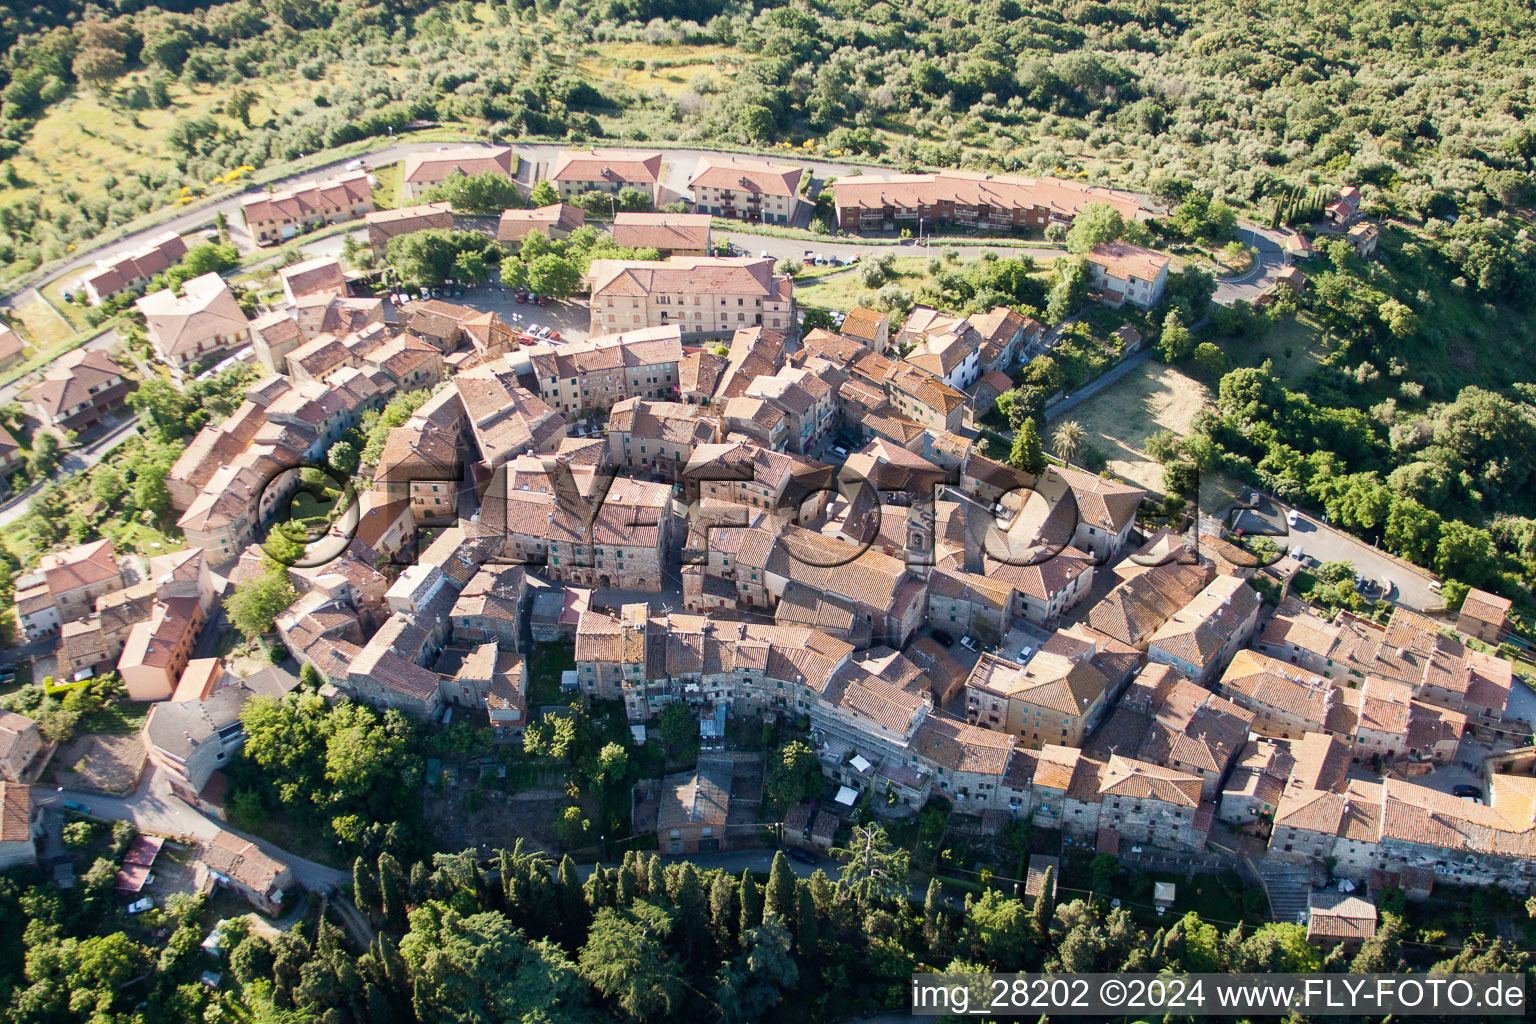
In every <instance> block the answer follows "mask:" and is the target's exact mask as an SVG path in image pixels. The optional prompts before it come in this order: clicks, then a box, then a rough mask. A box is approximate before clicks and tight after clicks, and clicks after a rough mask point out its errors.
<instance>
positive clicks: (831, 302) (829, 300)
mask: <svg viewBox="0 0 1536 1024" xmlns="http://www.w3.org/2000/svg"><path fill="white" fill-rule="evenodd" d="M927 264H928V260H927V259H926V258H924V257H922V256H903V257H900V258H899V259H897V260H896V262H895V264H894V265H893V267H892V268H891V276H890V278H889V279H888V280H889V281H890V282H894V283H896V284H899V285H900V286H901V287H903V288H907V289H910V290H912V291H916V290H917V287H918V286H919V285H920V284H922V283H923V282H924V281H926V280H928V267H927ZM813 269H817V270H819V269H821V268H819V267H818V268H813ZM846 270H847V272H846V273H842V274H822V275H820V276H817V277H815V278H814V279H813V280H811V281H810V282H809V283H807V284H805V285H802V286H797V287H796V288H795V301H796V302H797V303H799V304H800V305H802V306H808V307H816V308H818V309H835V310H841V311H842V312H844V313H846V312H847V311H848V310H850V309H852V308H853V307H854V306H863V305H868V301H867V300H868V299H870V298H871V297H872V296H873V295H874V293H875V292H876V291H878V289H876V288H867V287H865V285H864V283H863V282H862V281H860V280H859V272H858V268H857V267H851V268H846Z"/></svg>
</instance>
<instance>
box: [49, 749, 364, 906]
mask: <svg viewBox="0 0 1536 1024" xmlns="http://www.w3.org/2000/svg"><path fill="white" fill-rule="evenodd" d="M32 794H33V796H32V802H33V804H34V805H35V806H38V807H51V806H55V805H62V804H63V803H64V802H65V801H66V800H70V801H73V802H75V803H77V804H79V805H80V806H82V807H84V808H85V813H86V814H89V815H90V816H91V817H93V818H102V819H105V820H108V821H131V822H133V824H134V826H135V827H136V828H138V829H139V830H140V831H143V832H154V833H156V834H159V835H168V836H186V837H189V838H191V839H194V840H198V841H207V840H209V839H212V838H213V837H214V836H215V835H217V834H218V833H219V832H220V831H221V830H222V831H225V832H231V833H233V834H234V835H237V836H240V837H241V838H242V839H249V840H250V841H251V842H253V843H255V844H256V846H257V848H259V849H260V850H261V851H262V852H263V853H265V854H267V855H268V856H270V857H275V858H277V859H279V860H282V861H284V862H286V863H287V864H288V865H289V866H290V867H292V868H293V874H294V878H295V879H296V880H297V881H298V883H299V885H300V886H302V887H303V888H305V889H310V890H328V889H331V888H334V887H336V886H340V885H343V884H345V883H347V882H350V881H351V880H352V874H351V872H349V871H340V870H338V869H336V868H332V867H327V866H325V865H324V864H318V863H316V862H315V861H312V860H306V859H304V858H303V857H299V856H296V855H294V854H292V853H289V852H288V851H287V850H284V849H283V848H282V847H280V846H277V845H276V844H274V843H269V842H267V841H266V840H265V839H261V838H259V837H257V836H252V835H247V834H246V833H244V832H241V831H239V830H238V829H233V828H230V827H229V826H228V825H227V824H222V823H220V822H216V821H214V820H213V819H212V818H209V817H208V816H207V815H205V814H203V813H202V812H201V811H198V810H197V809H195V808H193V807H192V806H191V805H189V804H188V803H187V802H186V801H184V800H182V799H181V797H179V796H177V795H176V794H175V793H173V792H172V791H171V783H170V780H169V779H167V778H166V777H165V775H164V774H163V773H162V772H161V771H160V769H158V768H156V767H155V766H154V765H150V766H149V767H147V768H146V769H145V771H144V777H143V778H141V779H140V780H139V785H138V787H137V788H136V789H135V790H134V791H133V792H132V793H131V794H129V795H128V796H122V797H116V796H103V795H101V794H98V793H87V792H83V791H81V790H73V789H62V788H60V789H51V790H50V789H48V788H47V787H43V786H36V787H33V790H32Z"/></svg>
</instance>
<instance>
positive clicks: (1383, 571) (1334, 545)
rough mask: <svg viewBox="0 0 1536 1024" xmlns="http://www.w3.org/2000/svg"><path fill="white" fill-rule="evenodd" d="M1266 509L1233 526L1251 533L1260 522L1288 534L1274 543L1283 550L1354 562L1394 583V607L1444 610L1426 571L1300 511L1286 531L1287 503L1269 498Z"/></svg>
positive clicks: (1247, 514) (1367, 573) (1374, 576)
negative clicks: (1259, 514)
mask: <svg viewBox="0 0 1536 1024" xmlns="http://www.w3.org/2000/svg"><path fill="white" fill-rule="evenodd" d="M1271 507H1272V508H1273V509H1275V510H1276V512H1274V513H1273V514H1270V513H1268V511H1267V510H1268V509H1269V508H1271ZM1265 508H1266V514H1264V515H1262V516H1256V515H1255V513H1253V512H1244V513H1242V515H1241V516H1240V517H1239V518H1238V519H1237V520H1236V521H1235V523H1234V525H1235V526H1238V527H1241V528H1243V529H1247V530H1249V531H1250V532H1252V530H1253V527H1254V526H1255V525H1257V524H1258V523H1259V522H1260V521H1262V522H1265V523H1268V524H1270V525H1271V526H1273V527H1274V528H1276V529H1278V530H1280V531H1282V532H1283V533H1284V534H1285V535H1283V536H1279V537H1276V538H1275V543H1277V544H1279V545H1280V546H1281V547H1284V548H1287V549H1289V550H1292V551H1294V550H1295V549H1296V548H1297V547H1300V548H1302V550H1303V552H1304V553H1305V554H1306V555H1307V556H1308V557H1309V558H1315V559H1316V560H1317V561H1319V562H1351V563H1353V564H1354V567H1355V571H1356V572H1357V573H1361V574H1363V575H1365V576H1367V577H1369V578H1370V579H1374V580H1377V581H1378V582H1381V583H1383V584H1385V582H1386V581H1388V580H1390V581H1392V583H1394V584H1396V588H1395V589H1393V590H1390V591H1389V592H1388V594H1387V598H1388V600H1390V601H1392V602H1393V603H1395V604H1400V605H1403V606H1404V607H1407V608H1411V609H1413V610H1414V611H1426V610H1433V609H1438V608H1440V607H1441V601H1440V595H1439V594H1437V593H1435V592H1434V591H1433V590H1431V589H1430V587H1429V585H1430V583H1432V582H1434V581H1435V577H1433V576H1431V575H1429V574H1428V573H1426V572H1424V571H1423V570H1421V569H1417V568H1415V567H1413V566H1410V565H1408V563H1406V562H1403V561H1401V560H1400V559H1397V558H1393V557H1392V556H1391V554H1389V553H1388V552H1385V551H1382V550H1381V549H1380V548H1377V547H1373V546H1372V545H1371V544H1369V543H1367V542H1366V541H1363V540H1361V539H1360V538H1358V537H1355V536H1351V535H1350V534H1348V533H1345V532H1344V531H1342V530H1339V529H1337V528H1336V527H1333V526H1331V525H1329V524H1327V523H1325V522H1323V521H1322V520H1320V519H1317V518H1316V517H1314V516H1311V515H1309V514H1307V513H1306V512H1303V511H1301V510H1299V509H1298V510H1296V525H1295V526H1292V527H1289V528H1287V526H1286V523H1285V514H1286V513H1287V512H1289V511H1291V506H1289V505H1286V504H1285V503H1284V502H1281V501H1277V500H1275V499H1272V498H1266V499H1265ZM1286 531H1288V532H1286Z"/></svg>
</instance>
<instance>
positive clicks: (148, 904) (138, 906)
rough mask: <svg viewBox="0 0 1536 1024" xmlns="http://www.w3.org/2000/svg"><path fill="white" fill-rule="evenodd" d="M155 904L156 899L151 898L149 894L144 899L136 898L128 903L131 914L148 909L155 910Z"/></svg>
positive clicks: (140, 912)
mask: <svg viewBox="0 0 1536 1024" xmlns="http://www.w3.org/2000/svg"><path fill="white" fill-rule="evenodd" d="M154 906H155V901H154V900H152V899H150V898H149V897H148V896H145V897H144V898H143V899H139V900H134V901H133V902H132V903H130V904H128V908H127V909H128V913H130V914H142V913H144V911H146V910H153V909H154Z"/></svg>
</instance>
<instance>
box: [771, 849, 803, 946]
mask: <svg viewBox="0 0 1536 1024" xmlns="http://www.w3.org/2000/svg"><path fill="white" fill-rule="evenodd" d="M795 903H796V897H795V874H794V872H793V871H791V870H789V858H788V857H786V856H784V851H783V850H779V851H778V852H777V853H775V854H774V855H773V867H771V868H769V870H768V888H767V890H766V891H765V892H764V894H763V918H764V919H765V920H766V919H768V918H775V919H777V920H778V922H779V923H780V924H782V925H783V926H784V927H785V928H789V927H791V925H792V924H793V921H794V915H795Z"/></svg>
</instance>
